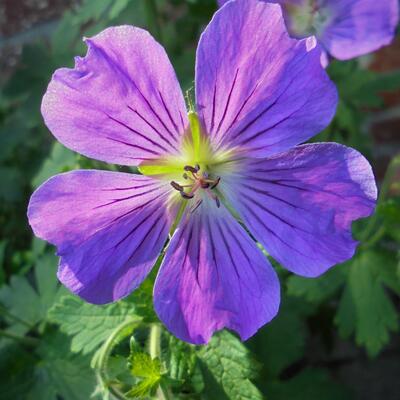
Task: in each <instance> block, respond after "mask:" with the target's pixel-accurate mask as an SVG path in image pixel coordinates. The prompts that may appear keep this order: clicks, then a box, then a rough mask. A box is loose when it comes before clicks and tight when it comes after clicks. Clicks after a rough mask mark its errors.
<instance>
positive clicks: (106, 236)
mask: <svg viewBox="0 0 400 400" xmlns="http://www.w3.org/2000/svg"><path fill="white" fill-rule="evenodd" d="M168 186H169V185H168V184H164V183H160V182H158V181H156V180H154V179H151V178H147V177H143V176H139V175H133V174H125V173H118V172H106V171H94V170H81V171H74V172H69V173H65V174H61V175H57V176H54V177H53V178H51V179H49V180H48V181H47V182H45V183H44V184H43V185H42V186H41V187H39V189H37V190H36V192H35V193H34V194H33V195H32V198H31V201H30V203H29V208H28V218H29V223H30V224H31V226H32V228H33V231H34V233H35V235H36V236H38V237H40V238H42V239H45V240H47V241H49V242H50V243H52V244H54V245H56V246H57V250H58V252H57V254H58V255H59V256H61V261H60V269H59V272H58V277H59V279H60V280H61V282H62V283H63V284H64V285H65V286H67V287H68V288H69V289H70V290H71V291H72V292H74V293H76V294H78V295H79V296H81V297H82V298H84V299H85V300H87V301H89V302H91V303H96V304H103V303H108V302H111V301H115V300H118V299H120V298H121V297H124V296H126V295H128V294H129V293H130V292H131V291H132V290H134V289H135V288H136V287H137V286H138V285H139V284H140V283H141V282H142V281H143V279H144V278H145V277H146V275H147V274H148V272H149V271H150V269H151V268H152V266H153V265H154V263H155V261H156V260H157V257H158V256H159V253H160V251H161V249H162V247H163V245H164V243H165V241H166V239H167V236H168V231H169V228H170V226H171V223H172V221H173V219H174V218H175V215H176V207H174V206H170V207H169V208H168V201H167V199H168V195H169V191H170V189H169V187H168Z"/></svg>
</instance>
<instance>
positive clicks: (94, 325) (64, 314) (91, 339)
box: [49, 295, 132, 354]
mask: <svg viewBox="0 0 400 400" xmlns="http://www.w3.org/2000/svg"><path fill="white" fill-rule="evenodd" d="M131 314H132V308H131V307H130V306H129V305H128V304H126V303H124V302H118V303H114V304H109V305H105V306H97V305H93V304H89V303H86V302H84V301H83V300H80V299H79V298H78V297H75V296H72V295H67V296H64V297H62V298H61V299H60V301H59V302H58V303H56V304H54V306H53V307H52V309H51V310H50V312H49V320H50V321H51V322H54V323H56V324H59V325H60V329H61V331H62V332H64V333H66V334H67V335H70V336H72V341H71V351H73V352H82V353H83V354H87V353H90V352H92V351H93V350H97V349H98V348H99V347H100V345H101V344H102V343H103V342H104V341H105V340H106V339H107V338H108V337H109V336H110V335H111V333H112V332H113V331H114V329H115V328H116V327H117V326H119V325H120V324H122V323H123V322H124V321H126V320H127V319H129V318H131V317H130V316H131Z"/></svg>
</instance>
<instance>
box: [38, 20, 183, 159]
mask: <svg viewBox="0 0 400 400" xmlns="http://www.w3.org/2000/svg"><path fill="white" fill-rule="evenodd" d="M86 43H87V45H88V53H87V55H86V57H85V58H80V57H77V58H76V60H75V68H74V69H67V68H61V69H59V70H57V71H56V72H55V73H54V75H53V78H52V80H51V82H50V84H49V87H48V89H47V92H46V94H45V96H44V98H43V103H42V114H43V117H44V120H45V122H46V125H47V126H48V128H49V129H50V131H51V132H52V133H53V134H54V136H56V138H57V139H58V140H59V141H60V142H61V143H63V144H64V145H65V146H67V147H69V148H71V149H72V150H75V151H78V152H80V153H82V154H84V155H86V156H88V157H92V158H96V159H99V160H102V161H106V162H112V163H117V164H125V165H138V164H140V163H141V162H142V161H147V160H149V159H155V158H160V157H162V156H165V155H168V154H177V153H178V150H179V147H180V143H181V140H182V135H183V134H184V132H185V129H186V128H187V125H188V120H187V115H186V107H185V102H184V99H183V96H182V92H181V90H180V87H179V83H178V81H177V78H176V76H175V73H174V70H173V68H172V65H171V63H170V61H169V59H168V56H167V55H166V53H165V51H164V49H163V48H162V47H161V46H160V45H159V44H158V43H157V42H156V41H155V40H154V39H153V38H152V37H151V36H150V34H149V33H148V32H146V31H144V30H142V29H139V28H135V27H132V26H119V27H115V28H108V29H106V30H104V31H103V32H101V33H99V34H98V35H96V36H94V37H93V38H91V39H86Z"/></svg>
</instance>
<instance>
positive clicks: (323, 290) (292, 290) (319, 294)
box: [287, 266, 347, 304]
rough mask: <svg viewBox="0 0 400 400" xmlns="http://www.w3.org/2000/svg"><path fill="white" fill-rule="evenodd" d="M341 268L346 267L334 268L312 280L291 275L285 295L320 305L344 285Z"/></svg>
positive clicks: (344, 277)
mask: <svg viewBox="0 0 400 400" xmlns="http://www.w3.org/2000/svg"><path fill="white" fill-rule="evenodd" d="M343 268H347V267H346V266H344V267H342V266H336V267H335V268H332V269H330V270H329V271H328V272H326V273H325V274H324V275H322V276H320V277H319V278H313V279H310V278H303V277H300V276H296V275H291V276H290V277H289V278H288V280H287V293H288V294H289V295H291V296H296V297H304V298H305V299H306V300H308V301H309V302H311V303H315V304H320V303H322V302H324V301H326V300H327V299H328V298H330V297H332V296H333V295H334V294H335V293H336V292H337V291H338V289H339V288H340V287H341V286H342V285H343V284H344V282H345V280H346V276H345V274H344V273H343Z"/></svg>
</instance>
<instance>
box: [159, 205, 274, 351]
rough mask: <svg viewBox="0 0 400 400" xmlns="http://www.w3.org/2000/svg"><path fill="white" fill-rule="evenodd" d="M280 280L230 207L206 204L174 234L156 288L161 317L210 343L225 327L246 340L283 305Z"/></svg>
mask: <svg viewBox="0 0 400 400" xmlns="http://www.w3.org/2000/svg"><path fill="white" fill-rule="evenodd" d="M279 299H280V294H279V281H278V278H277V276H276V273H275V271H274V270H273V268H272V267H271V265H270V264H269V262H268V260H267V258H266V257H265V256H264V255H263V254H262V253H261V251H260V250H259V249H258V248H257V246H256V245H255V243H254V242H253V241H252V240H251V239H250V238H249V236H248V235H247V233H246V232H245V231H244V229H243V228H242V227H241V226H240V225H239V224H238V223H237V222H236V221H235V220H234V218H233V217H232V216H231V215H230V214H229V212H228V211H227V210H226V209H225V208H224V207H223V206H221V208H217V207H216V206H215V204H214V203H213V204H208V205H206V204H204V203H203V204H202V205H201V206H200V207H199V208H198V209H197V210H196V211H195V212H194V213H193V214H191V215H186V218H185V217H184V219H183V221H182V222H181V224H180V226H179V228H178V230H177V231H176V233H175V234H174V236H173V238H172V240H171V244H170V246H169V248H168V251H167V255H166V257H165V259H164V261H163V264H162V266H161V269H160V271H159V274H158V277H157V280H156V284H155V288H154V306H155V309H156V312H157V314H158V316H159V317H160V319H161V320H162V321H163V322H164V324H165V325H166V326H167V328H168V329H169V330H170V331H171V332H172V333H173V334H174V335H175V336H177V337H178V338H180V339H182V340H185V341H187V342H190V343H193V344H203V343H207V342H208V340H209V339H210V337H211V336H212V334H213V332H215V331H217V330H220V329H222V328H224V327H226V328H229V329H232V330H234V331H236V332H238V333H239V335H240V336H241V338H242V340H245V339H247V338H249V337H250V336H252V335H254V334H255V333H256V331H257V330H258V329H259V328H260V327H261V326H262V325H264V324H266V323H267V322H269V321H270V320H271V319H272V318H273V317H274V316H275V315H276V313H277V312H278V308H279Z"/></svg>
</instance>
